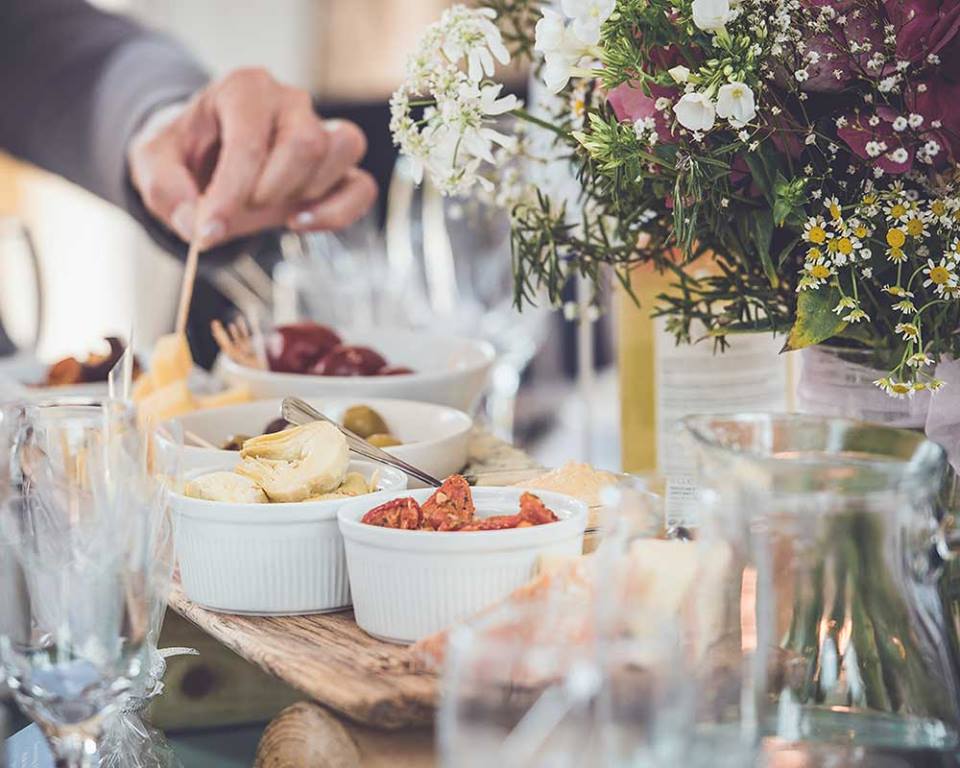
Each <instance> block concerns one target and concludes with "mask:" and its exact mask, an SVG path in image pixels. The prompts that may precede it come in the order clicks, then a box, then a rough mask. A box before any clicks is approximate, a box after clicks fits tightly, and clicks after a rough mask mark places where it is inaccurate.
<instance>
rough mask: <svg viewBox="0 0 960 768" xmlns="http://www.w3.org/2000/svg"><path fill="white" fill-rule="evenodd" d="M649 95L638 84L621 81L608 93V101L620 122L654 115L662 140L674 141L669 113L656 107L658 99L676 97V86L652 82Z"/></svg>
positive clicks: (633, 121)
mask: <svg viewBox="0 0 960 768" xmlns="http://www.w3.org/2000/svg"><path fill="white" fill-rule="evenodd" d="M648 87H649V88H650V93H649V95H648V94H647V93H646V92H645V91H644V90H643V88H641V87H640V86H639V85H638V84H634V83H621V84H620V85H618V86H617V87H616V88H614V89H613V90H612V91H610V92H609V93H608V94H607V102H608V103H609V104H610V106H611V107H612V108H613V113H614V114H615V115H616V116H617V119H618V120H620V122H623V121H625V120H629V121H630V122H631V123H635V122H636V121H637V120H643V119H645V118H648V117H652V118H653V119H654V122H655V124H656V128H657V134H658V135H659V137H660V141H672V140H673V138H674V136H673V132H672V131H671V130H670V123H669V120H668V118H667V114H669V113H667V114H664V112H663V111H661V110H658V109H657V108H656V103H657V99H659V98H661V97H665V98H669V99H671V100H672V99H674V98H676V96H677V90H676V89H675V88H666V87H664V86H662V85H656V84H650V85H649V86H648Z"/></svg>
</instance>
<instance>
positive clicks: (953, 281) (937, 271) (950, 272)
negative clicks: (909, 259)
mask: <svg viewBox="0 0 960 768" xmlns="http://www.w3.org/2000/svg"><path fill="white" fill-rule="evenodd" d="M954 269H956V265H955V264H954V263H953V262H952V261H948V260H947V259H940V262H939V263H938V264H934V262H933V259H927V266H926V267H924V268H923V274H925V275H926V276H927V279H926V280H924V281H923V287H924V288H929V287H930V286H931V285H932V286H934V290H935V291H936V292H937V293H938V294H939V295H941V296H942V295H943V292H944V290H945V289H946V288H954V287H956V286H957V273H956V272H954Z"/></svg>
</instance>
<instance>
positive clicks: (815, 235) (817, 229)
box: [807, 224, 827, 245]
mask: <svg viewBox="0 0 960 768" xmlns="http://www.w3.org/2000/svg"><path fill="white" fill-rule="evenodd" d="M826 239H827V231H826V230H825V229H824V228H823V227H821V226H820V225H819V224H818V225H816V226H813V227H810V231H809V232H807V240H809V241H810V242H811V243H816V244H817V245H820V244H821V243H823V241H824V240H826Z"/></svg>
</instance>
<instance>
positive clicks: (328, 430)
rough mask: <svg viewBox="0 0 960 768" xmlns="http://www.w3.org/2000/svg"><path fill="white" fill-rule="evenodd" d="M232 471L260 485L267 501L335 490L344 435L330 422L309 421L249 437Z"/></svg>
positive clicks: (344, 456)
mask: <svg viewBox="0 0 960 768" xmlns="http://www.w3.org/2000/svg"><path fill="white" fill-rule="evenodd" d="M240 457H241V458H242V459H243V461H241V462H240V464H239V465H238V466H237V468H236V472H237V473H238V474H241V475H243V476H245V477H248V478H250V479H251V480H253V481H254V482H255V483H256V484H257V485H259V486H260V487H261V488H263V490H264V492H265V493H266V494H267V496H268V497H269V499H270V501H278V502H287V501H304V500H305V499H309V498H310V497H312V496H317V495H319V494H321V493H329V492H331V491H334V490H336V489H337V488H338V487H339V486H340V485H341V484H342V483H343V481H344V478H345V477H346V475H347V465H348V464H349V461H350V451H349V448H348V447H347V439H346V438H345V437H344V436H343V435H342V434H341V432H340V430H339V429H337V428H336V427H335V426H333V425H332V424H327V423H325V422H319V421H318V422H313V423H311V424H304V425H303V426H300V427H295V428H293V429H288V430H285V431H283V432H276V433H274V434H270V435H260V436H259V437H252V438H250V439H249V440H247V441H246V442H245V443H244V444H243V448H242V449H241V451H240Z"/></svg>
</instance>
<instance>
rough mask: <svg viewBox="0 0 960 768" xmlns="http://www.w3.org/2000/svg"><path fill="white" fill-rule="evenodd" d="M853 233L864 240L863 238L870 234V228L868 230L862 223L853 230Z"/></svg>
mask: <svg viewBox="0 0 960 768" xmlns="http://www.w3.org/2000/svg"><path fill="white" fill-rule="evenodd" d="M853 234H855V235H856V236H857V237H859V238H860V239H861V240H862V239H863V238H865V237H866V236H867V235H869V234H870V230H868V229H867V228H866V227H865V226H863V225H862V224H861V225H860V226H859V227H857V228H856V229H855V230H853Z"/></svg>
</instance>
